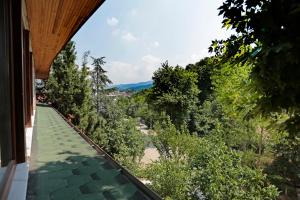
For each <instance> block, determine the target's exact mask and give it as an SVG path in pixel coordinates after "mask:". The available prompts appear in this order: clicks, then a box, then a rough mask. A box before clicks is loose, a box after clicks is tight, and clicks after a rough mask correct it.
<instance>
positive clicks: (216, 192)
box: [193, 139, 278, 200]
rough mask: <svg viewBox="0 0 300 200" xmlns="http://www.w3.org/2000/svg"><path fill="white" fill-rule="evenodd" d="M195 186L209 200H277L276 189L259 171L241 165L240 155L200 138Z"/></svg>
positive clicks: (220, 144) (219, 143) (218, 143)
mask: <svg viewBox="0 0 300 200" xmlns="http://www.w3.org/2000/svg"><path fill="white" fill-rule="evenodd" d="M193 165H194V168H196V175H195V176H194V180H193V181H194V184H195V185H196V186H198V187H199V188H198V190H200V191H202V193H203V194H204V196H205V197H206V198H207V199H214V200H218V199H220V200H221V199H228V200H229V199H230V200H231V199H240V200H244V199H276V197H277V196H278V192H277V190H276V188H275V187H274V186H272V185H269V184H268V183H267V182H266V177H265V176H264V175H263V174H262V173H261V172H260V171H258V170H253V169H251V168H249V167H247V166H243V165H242V164H241V156H240V155H239V154H238V153H237V152H235V151H234V150H231V149H229V148H228V147H227V146H225V145H224V144H222V143H221V142H217V141H214V142H210V141H208V140H205V139H201V140H200V142H199V147H198V154H197V157H196V158H195V160H194V164H193Z"/></svg>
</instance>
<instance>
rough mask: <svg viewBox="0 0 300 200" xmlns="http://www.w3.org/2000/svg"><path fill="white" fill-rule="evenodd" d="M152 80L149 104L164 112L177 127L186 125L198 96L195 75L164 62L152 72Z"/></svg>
mask: <svg viewBox="0 0 300 200" xmlns="http://www.w3.org/2000/svg"><path fill="white" fill-rule="evenodd" d="M152 79H153V81H154V83H153V89H152V92H151V94H150V96H149V97H150V98H149V99H150V102H152V104H153V105H155V106H156V108H157V109H158V110H159V111H164V112H166V114H167V115H169V116H170V118H171V120H172V122H173V123H174V124H175V125H176V126H177V127H180V126H182V125H184V124H186V123H187V122H188V121H189V117H190V116H189V115H190V111H191V108H192V107H193V106H194V105H196V103H197V97H198V94H199V89H198V87H197V74H196V73H194V72H190V71H187V70H185V69H183V68H182V67H179V66H176V67H172V66H169V64H168V62H165V63H163V64H162V66H161V68H160V69H158V70H157V71H156V72H154V75H153V78H152Z"/></svg>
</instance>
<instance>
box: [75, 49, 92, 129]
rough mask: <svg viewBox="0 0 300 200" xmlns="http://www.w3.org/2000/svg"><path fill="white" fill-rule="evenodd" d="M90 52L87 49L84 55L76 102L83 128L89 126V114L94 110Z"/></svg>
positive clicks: (80, 125) (80, 123)
mask: <svg viewBox="0 0 300 200" xmlns="http://www.w3.org/2000/svg"><path fill="white" fill-rule="evenodd" d="M89 54H90V52H89V51H87V52H85V53H84V55H83V59H82V68H81V70H80V71H79V83H78V84H79V89H80V91H79V93H78V94H77V96H76V97H75V98H76V102H78V106H79V108H78V109H79V113H78V115H79V116H78V118H79V119H80V122H79V127H80V128H81V129H83V130H86V128H87V127H88V126H89V123H90V121H89V115H90V113H92V112H93V111H92V110H93V104H92V103H93V99H92V90H91V80H90V78H89V68H88V66H87V63H88V62H87V58H88V56H89Z"/></svg>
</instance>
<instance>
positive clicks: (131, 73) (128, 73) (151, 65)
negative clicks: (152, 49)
mask: <svg viewBox="0 0 300 200" xmlns="http://www.w3.org/2000/svg"><path fill="white" fill-rule="evenodd" d="M160 63H161V59H160V58H158V57H155V56H153V55H145V56H143V57H142V58H141V59H140V61H138V62H137V64H130V63H126V62H121V61H112V62H109V63H107V65H106V66H105V67H104V68H105V70H107V75H108V77H109V78H110V79H111V80H112V81H113V83H114V84H120V83H136V82H142V81H148V80H151V78H152V76H153V72H154V71H156V70H157V69H158V68H159V67H160Z"/></svg>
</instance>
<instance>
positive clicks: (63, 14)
mask: <svg viewBox="0 0 300 200" xmlns="http://www.w3.org/2000/svg"><path fill="white" fill-rule="evenodd" d="M103 2H104V0H26V8H27V17H28V23H29V30H30V34H31V46H32V51H33V55H34V63H35V73H36V78H39V79H46V78H47V77H48V75H49V70H50V66H51V64H52V61H53V59H54V58H55V56H56V55H57V54H58V53H59V51H60V50H61V49H62V48H63V47H64V45H65V44H66V43H67V42H68V41H69V40H70V39H71V38H72V37H73V35H74V34H75V33H76V32H77V31H78V30H79V29H80V27H81V26H82V25H83V24H84V23H85V22H86V21H87V20H88V18H89V17H90V16H91V15H92V14H93V13H94V12H95V11H96V10H97V8H98V7H99V6H100V5H101V4H102V3H103Z"/></svg>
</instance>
